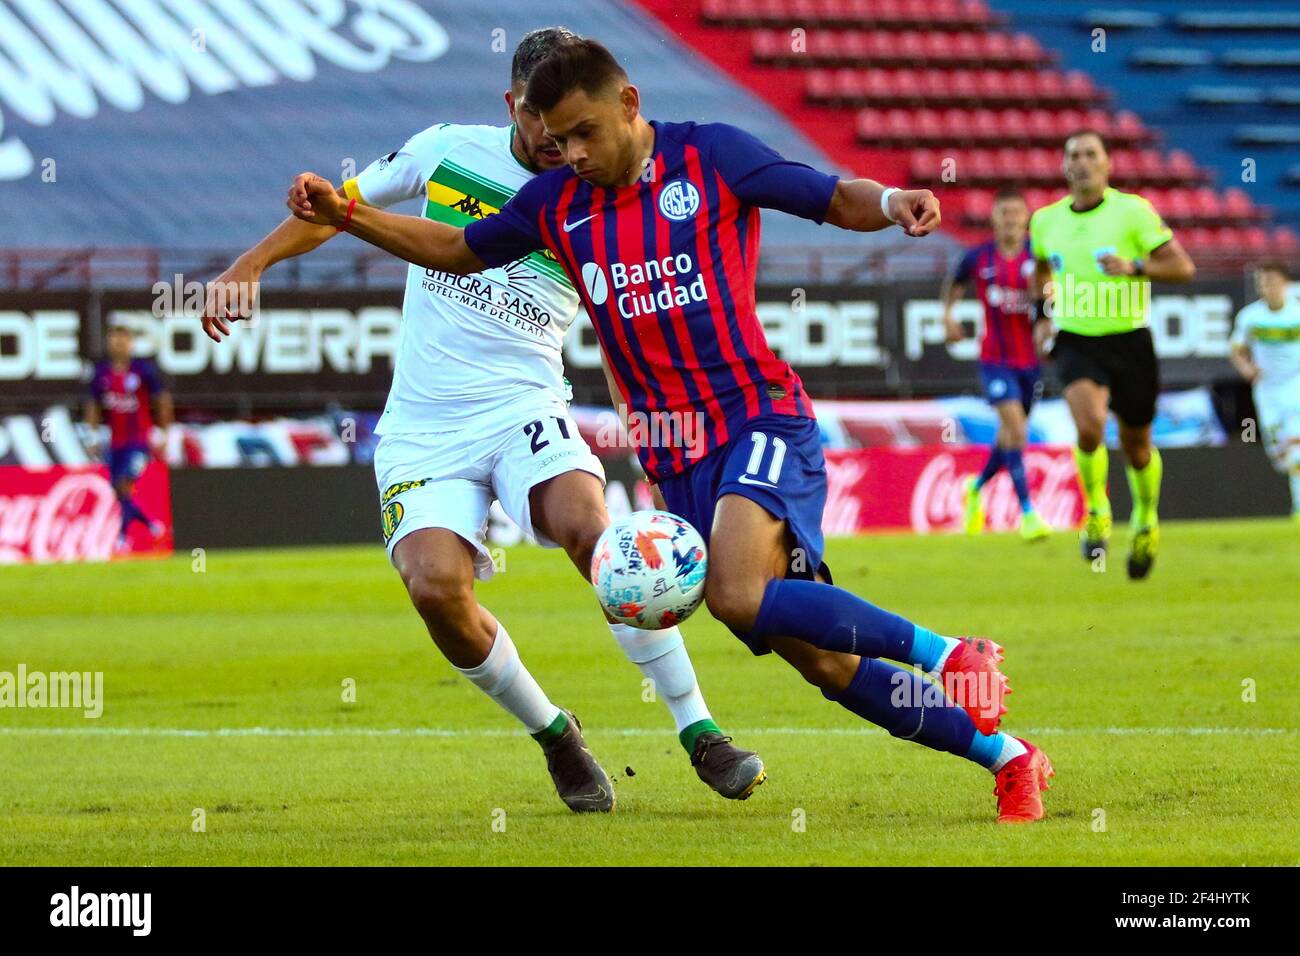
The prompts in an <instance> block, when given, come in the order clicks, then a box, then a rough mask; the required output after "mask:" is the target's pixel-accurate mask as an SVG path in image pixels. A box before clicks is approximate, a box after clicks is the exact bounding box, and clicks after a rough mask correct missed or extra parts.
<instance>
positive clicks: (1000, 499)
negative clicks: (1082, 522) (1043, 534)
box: [911, 451, 1081, 532]
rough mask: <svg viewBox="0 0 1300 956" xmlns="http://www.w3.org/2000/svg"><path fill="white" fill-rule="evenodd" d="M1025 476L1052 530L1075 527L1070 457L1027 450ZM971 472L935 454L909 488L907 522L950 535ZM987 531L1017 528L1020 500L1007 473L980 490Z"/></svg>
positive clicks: (1076, 506)
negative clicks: (909, 497)
mask: <svg viewBox="0 0 1300 956" xmlns="http://www.w3.org/2000/svg"><path fill="white" fill-rule="evenodd" d="M1024 457H1025V478H1026V480H1027V481H1028V483H1029V490H1030V495H1031V497H1032V498H1033V502H1034V507H1035V509H1037V511H1038V513H1039V515H1040V516H1042V518H1043V520H1044V521H1046V522H1047V523H1048V524H1050V525H1051V526H1052V527H1054V528H1070V527H1073V526H1074V525H1075V524H1076V523H1078V520H1079V515H1080V513H1081V498H1080V496H1079V485H1078V480H1077V477H1076V472H1075V466H1074V459H1073V458H1072V457H1071V456H1070V455H1069V453H1068V452H1066V453H1053V452H1047V451H1026V452H1025V456H1024ZM973 474H975V471H974V470H973V469H972V470H971V471H960V470H959V469H958V465H957V459H956V457H955V456H954V455H952V454H951V453H948V452H943V453H940V454H938V455H935V456H934V458H932V459H931V460H930V461H929V462H927V463H926V466H925V468H924V469H923V470H922V471H921V475H920V477H919V478H917V480H916V485H915V486H914V487H913V488H912V506H911V518H912V528H913V530H915V531H921V532H928V531H952V530H956V529H957V528H959V527H960V526H961V520H962V513H963V504H964V500H965V487H964V485H965V482H966V479H967V478H969V477H971V476H972V475H973ZM980 497H981V499H982V501H983V504H984V513H985V515H986V516H987V519H988V523H989V527H990V528H991V529H992V530H993V531H1009V530H1011V529H1013V528H1015V527H1016V526H1017V525H1018V524H1019V520H1020V501H1019V499H1018V498H1017V497H1016V490H1015V486H1014V485H1012V483H1011V477H1010V476H1009V475H1007V474H1006V472H1000V473H999V474H998V475H997V476H995V477H994V478H993V480H991V481H990V482H988V483H987V484H986V485H985V486H984V487H983V489H982V490H981V491H980Z"/></svg>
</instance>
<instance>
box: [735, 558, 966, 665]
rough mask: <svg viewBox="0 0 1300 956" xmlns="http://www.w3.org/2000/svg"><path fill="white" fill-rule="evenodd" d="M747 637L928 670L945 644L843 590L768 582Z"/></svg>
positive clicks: (816, 584)
mask: <svg viewBox="0 0 1300 956" xmlns="http://www.w3.org/2000/svg"><path fill="white" fill-rule="evenodd" d="M750 633H751V635H752V636H753V637H758V638H765V637H797V638H799V640H801V641H807V642H808V643H809V644H811V645H813V647H820V648H821V649H822V650H824V651H841V652H843V653H845V654H861V655H863V656H865V657H888V658H889V659H890V660H895V661H905V662H907V663H908V664H915V665H917V666H918V667H920V668H921V669H923V670H927V671H928V670H934V667H935V665H936V664H937V663H938V660H939V657H940V656H941V655H942V654H943V652H944V651H945V650H946V649H947V648H948V640H947V639H946V638H943V637H940V636H939V635H938V634H935V633H934V632H933V631H929V630H926V629H925V628H923V627H917V626H916V625H915V624H913V623H912V622H911V621H909V620H907V619H906V618H901V617H899V616H898V615H897V614H891V613H890V612H889V611H886V610H883V609H881V608H878V607H876V606H875V605H874V604H871V603H870V602H868V601H864V600H862V598H860V597H858V596H857V595H856V594H852V593H850V592H849V591H846V590H844V589H843V588H837V587H836V586H835V585H833V584H823V583H822V582H820V581H792V580H788V579H783V578H773V579H772V580H771V581H769V582H767V589H766V590H765V591H764V592H763V603H762V604H761V605H760V606H759V609H758V617H757V618H756V619H755V620H754V629H753V631H751V632H750Z"/></svg>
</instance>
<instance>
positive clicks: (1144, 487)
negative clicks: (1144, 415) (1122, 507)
mask: <svg viewBox="0 0 1300 956" xmlns="http://www.w3.org/2000/svg"><path fill="white" fill-rule="evenodd" d="M1119 444H1120V447H1121V448H1123V449H1124V457H1125V458H1127V459H1128V467H1127V468H1126V469H1125V474H1126V475H1127V476H1128V486H1129V491H1130V492H1131V493H1132V496H1133V513H1132V515H1131V517H1130V518H1129V552H1128V576H1129V577H1130V578H1132V579H1133V580H1135V581H1137V580H1141V579H1142V578H1145V577H1146V576H1147V575H1148V574H1150V573H1151V566H1152V565H1153V564H1154V563H1155V560H1156V553H1157V552H1158V551H1159V549H1160V519H1159V516H1158V514H1157V508H1159V506H1160V481H1161V479H1162V478H1163V477H1164V462H1163V461H1162V460H1161V458H1160V452H1159V450H1158V449H1157V448H1156V447H1155V445H1154V444H1153V443H1152V441H1151V426H1150V425H1129V424H1127V423H1125V422H1124V420H1123V419H1120V421H1119Z"/></svg>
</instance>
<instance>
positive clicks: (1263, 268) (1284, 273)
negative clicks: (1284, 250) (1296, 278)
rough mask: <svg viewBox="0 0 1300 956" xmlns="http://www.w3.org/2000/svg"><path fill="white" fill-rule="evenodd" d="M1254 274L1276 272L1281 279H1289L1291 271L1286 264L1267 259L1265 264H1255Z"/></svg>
mask: <svg viewBox="0 0 1300 956" xmlns="http://www.w3.org/2000/svg"><path fill="white" fill-rule="evenodd" d="M1255 271H1256V272H1276V273H1277V274H1278V275H1280V276H1281V277H1282V278H1283V279H1290V278H1291V270H1290V268H1288V267H1287V264H1286V263H1285V262H1283V261H1282V260H1280V259H1269V260H1268V261H1267V262H1257V263H1255Z"/></svg>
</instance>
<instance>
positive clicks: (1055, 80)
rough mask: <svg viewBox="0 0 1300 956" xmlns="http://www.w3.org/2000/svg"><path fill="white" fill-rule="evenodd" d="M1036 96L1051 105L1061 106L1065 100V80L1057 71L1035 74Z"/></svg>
mask: <svg viewBox="0 0 1300 956" xmlns="http://www.w3.org/2000/svg"><path fill="white" fill-rule="evenodd" d="M1034 96H1035V98H1037V99H1040V100H1046V101H1047V102H1048V103H1051V104H1059V103H1060V102H1061V101H1062V100H1064V99H1065V80H1064V79H1062V77H1061V74H1060V73H1058V72H1056V71H1055V70H1044V71H1043V72H1041V73H1035V74H1034Z"/></svg>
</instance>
